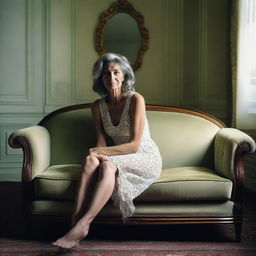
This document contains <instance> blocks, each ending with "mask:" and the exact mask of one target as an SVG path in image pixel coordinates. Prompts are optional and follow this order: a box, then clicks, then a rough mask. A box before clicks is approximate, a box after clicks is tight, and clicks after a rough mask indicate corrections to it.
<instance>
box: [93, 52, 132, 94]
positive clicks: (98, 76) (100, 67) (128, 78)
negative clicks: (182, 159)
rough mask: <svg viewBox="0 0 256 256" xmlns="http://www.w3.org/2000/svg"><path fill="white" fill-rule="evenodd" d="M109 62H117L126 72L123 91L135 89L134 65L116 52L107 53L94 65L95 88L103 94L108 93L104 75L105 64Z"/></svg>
mask: <svg viewBox="0 0 256 256" xmlns="http://www.w3.org/2000/svg"><path fill="white" fill-rule="evenodd" d="M109 62H115V63H117V64H118V65H119V66H120V68H121V70H122V71H123V73H124V81H123V84H122V92H130V91H135V88H134V83H135V77H134V73H133V70H132V67H131V66H130V63H129V61H128V60H127V58H126V57H124V56H122V55H120V54H116V53H106V54H104V55H102V56H101V57H100V58H99V59H98V60H97V61H96V62H95V64H94V66H93V90H94V91H95V92H97V93H98V94H99V95H101V96H107V95H108V91H107V89H106V88H105V86H104V84H103V81H102V75H103V71H104V68H105V65H106V64H107V63H109Z"/></svg>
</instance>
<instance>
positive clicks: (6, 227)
mask: <svg viewBox="0 0 256 256" xmlns="http://www.w3.org/2000/svg"><path fill="white" fill-rule="evenodd" d="M244 198H245V201H244V224H243V231H242V242H241V243H235V242H234V239H235V235H234V227H233V225H229V224H225V225H170V226H108V225H106V226H104V225H92V227H91V230H90V234H89V236H88V237H87V238H86V240H84V241H83V242H82V243H81V247H80V248H79V249H76V250H75V251H73V252H72V254H66V253H67V252H65V253H64V254H63V251H62V252H60V251H59V250H58V249H57V248H55V247H53V246H51V243H50V242H51V241H53V240H54V239H56V238H58V237H59V236H60V235H62V234H64V233H65V232H66V230H67V229H68V224H63V223H56V222H55V223H49V222H48V223H37V224H34V227H33V230H32V234H31V238H30V239H27V238H26V237H25V235H24V220H23V219H22V214H21V213H22V210H21V200H22V190H21V184H20V183H11V182H1V183H0V202H1V204H0V205H1V208H0V209H1V210H0V256H7V255H8V256H10V255H18V256H21V255H35V256H37V255H40V256H42V255H73V256H75V255H89V256H91V255H94V256H99V255H103V256H104V255H109V256H113V255H149V256H151V255H160V256H161V255H166V256H167V255H169V256H170V255H175V256H179V255H182V256H183V255H186V256H188V255H221V256H224V255H225V256H228V255H248V256H252V255H256V194H255V193H252V192H250V191H246V193H245V197H244Z"/></svg>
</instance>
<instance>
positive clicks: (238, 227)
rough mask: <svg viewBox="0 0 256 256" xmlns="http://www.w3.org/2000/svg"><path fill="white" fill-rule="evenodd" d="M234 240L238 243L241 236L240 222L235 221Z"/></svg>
mask: <svg viewBox="0 0 256 256" xmlns="http://www.w3.org/2000/svg"><path fill="white" fill-rule="evenodd" d="M235 233H236V242H237V243H240V242H241V238H242V223H241V222H237V223H235Z"/></svg>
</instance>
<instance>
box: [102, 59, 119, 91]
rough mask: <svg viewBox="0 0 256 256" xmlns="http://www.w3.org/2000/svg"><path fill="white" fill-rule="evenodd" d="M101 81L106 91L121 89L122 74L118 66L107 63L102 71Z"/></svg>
mask: <svg viewBox="0 0 256 256" xmlns="http://www.w3.org/2000/svg"><path fill="white" fill-rule="evenodd" d="M102 80H103V84H104V86H105V88H106V89H107V90H114V89H118V88H120V89H121V87H122V83H123V81H124V73H123V71H122V70H121V68H120V66H119V64H117V63H115V62H109V63H107V64H106V65H105V68H104V70H103V76H102Z"/></svg>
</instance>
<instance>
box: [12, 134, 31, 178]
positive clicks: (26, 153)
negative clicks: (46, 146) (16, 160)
mask: <svg viewBox="0 0 256 256" xmlns="http://www.w3.org/2000/svg"><path fill="white" fill-rule="evenodd" d="M11 146H12V147H14V148H21V149H22V151H23V164H22V182H30V181H31V167H32V155H31V148H30V144H29V142H28V140H27V139H26V137H24V136H17V137H16V138H14V140H13V141H12V144H11Z"/></svg>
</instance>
